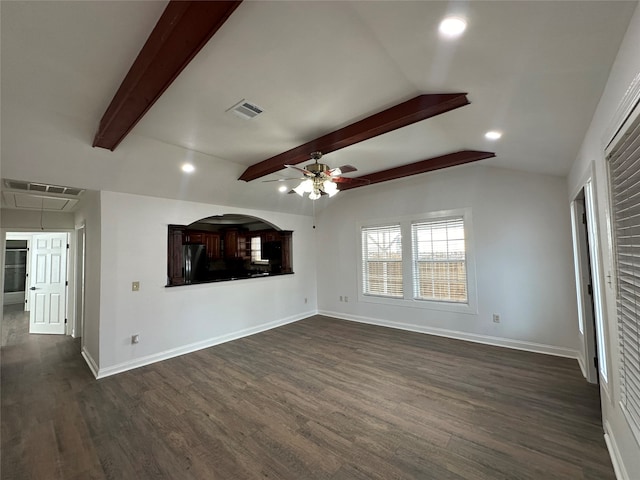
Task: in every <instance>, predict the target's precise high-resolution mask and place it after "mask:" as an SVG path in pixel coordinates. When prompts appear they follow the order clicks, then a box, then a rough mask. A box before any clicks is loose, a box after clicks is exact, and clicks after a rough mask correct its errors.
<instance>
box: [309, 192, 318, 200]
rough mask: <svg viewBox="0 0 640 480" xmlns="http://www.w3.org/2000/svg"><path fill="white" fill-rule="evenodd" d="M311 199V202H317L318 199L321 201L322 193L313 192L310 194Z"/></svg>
mask: <svg viewBox="0 0 640 480" xmlns="http://www.w3.org/2000/svg"><path fill="white" fill-rule="evenodd" d="M309 198H310V199H311V200H317V199H319V198H320V192H311V193H310V194H309Z"/></svg>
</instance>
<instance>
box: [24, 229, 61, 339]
mask: <svg viewBox="0 0 640 480" xmlns="http://www.w3.org/2000/svg"><path fill="white" fill-rule="evenodd" d="M66 281H67V234H66V233H45V234H35V235H33V239H32V241H31V269H30V273H29V285H30V287H29V292H30V295H29V304H30V311H29V333H49V334H62V335H64V334H65V333H66V332H65V312H66V297H67V296H66Z"/></svg>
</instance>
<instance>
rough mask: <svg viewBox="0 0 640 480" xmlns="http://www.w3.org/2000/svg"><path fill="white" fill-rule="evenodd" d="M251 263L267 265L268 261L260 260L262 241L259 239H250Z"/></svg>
mask: <svg viewBox="0 0 640 480" xmlns="http://www.w3.org/2000/svg"><path fill="white" fill-rule="evenodd" d="M251 263H259V264H264V265H268V264H269V260H265V259H263V258H262V239H261V238H260V237H251Z"/></svg>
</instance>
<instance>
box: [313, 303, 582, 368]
mask: <svg viewBox="0 0 640 480" xmlns="http://www.w3.org/2000/svg"><path fill="white" fill-rule="evenodd" d="M318 314H319V315H325V316H328V317H334V318H339V319H341V320H349V321H352V322H358V323H366V324H369V325H377V326H380V327H389V328H396V329H398V330H406V331H409V332H416V333H426V334H428V335H437V336H439V337H447V338H455V339H457V340H466V341H468V342H474V343H482V344H484V345H494V346H496V347H505V348H511V349H513V350H524V351H527V352H534V353H544V354H547V355H553V356H556V357H566V358H575V359H577V358H578V351H577V350H573V349H570V348H564V347H556V346H554V345H545V344H542V343H533V342H525V341H523V340H514V339H511V338H503V337H491V336H489V335H480V334H477V333H468V332H460V331H457V330H449V329H445V328H436V327H427V326H423V325H414V324H409V323H400V322H393V321H390V320H381V319H378V318H371V317H361V316H357V315H348V314H344V313H338V312H330V311H326V310H320V311H318Z"/></svg>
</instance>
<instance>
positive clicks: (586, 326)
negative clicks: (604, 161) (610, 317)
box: [571, 188, 598, 383]
mask: <svg viewBox="0 0 640 480" xmlns="http://www.w3.org/2000/svg"><path fill="white" fill-rule="evenodd" d="M585 217H586V205H585V196H584V188H581V189H580V192H579V193H578V195H577V196H576V197H575V198H574V199H573V201H572V202H571V228H572V234H573V256H574V268H575V275H576V294H577V304H578V328H579V329H580V334H581V336H582V341H583V345H584V348H583V351H584V358H580V357H578V360H579V362H580V367H581V368H582V374H583V375H584V377H585V378H586V379H587V381H588V382H589V383H598V368H597V366H596V365H595V364H594V362H593V359H594V358H596V357H597V342H596V335H597V334H596V331H595V328H594V325H595V313H594V305H593V296H592V295H593V293H591V294H590V293H589V292H588V290H587V287H588V285H589V284H591V286H592V292H593V281H592V277H593V272H592V271H591V262H590V259H589V239H588V232H587V229H586V228H585V227H584V226H583V224H584V223H586V222H585V221H584V220H583V218H585Z"/></svg>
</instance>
